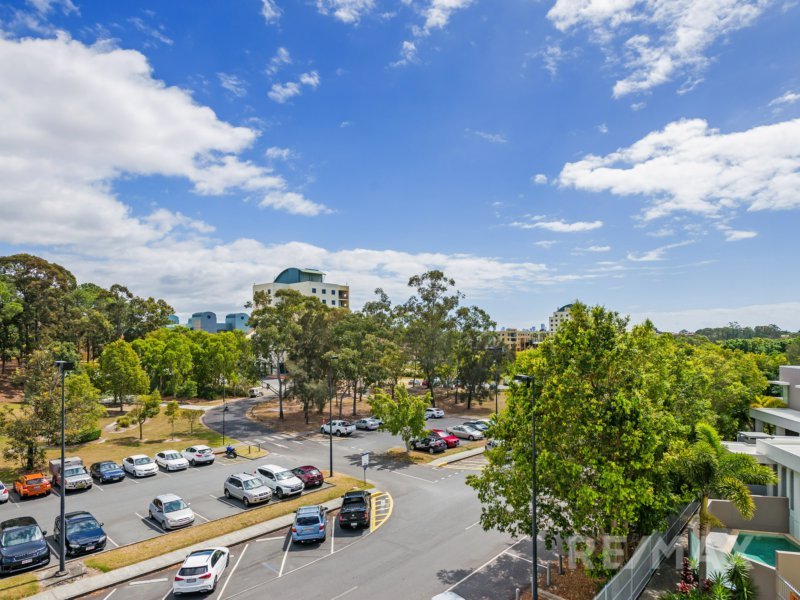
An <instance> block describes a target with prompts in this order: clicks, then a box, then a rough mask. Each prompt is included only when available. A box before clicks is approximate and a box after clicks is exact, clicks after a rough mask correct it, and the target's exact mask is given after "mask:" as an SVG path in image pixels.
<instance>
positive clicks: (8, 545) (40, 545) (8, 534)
mask: <svg viewBox="0 0 800 600" xmlns="http://www.w3.org/2000/svg"><path fill="white" fill-rule="evenodd" d="M40 476H41V477H42V478H44V475H40ZM46 535H47V532H46V531H42V530H41V529H40V528H39V524H38V523H37V522H36V519H34V518H33V517H17V518H15V519H8V520H7V521H3V522H2V523H0V573H13V572H14V571H21V570H23V569H32V568H34V567H40V566H43V565H47V564H50V548H49V547H48V545H47V542H46V541H45V539H44V536H46Z"/></svg>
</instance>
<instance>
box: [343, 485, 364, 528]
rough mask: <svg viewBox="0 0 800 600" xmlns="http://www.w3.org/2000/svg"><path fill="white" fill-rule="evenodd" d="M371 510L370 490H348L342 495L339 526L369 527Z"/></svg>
mask: <svg viewBox="0 0 800 600" xmlns="http://www.w3.org/2000/svg"><path fill="white" fill-rule="evenodd" d="M371 512H372V499H371V498H370V493H369V492H364V491H359V492H347V493H346V494H345V495H344V496H343V497H342V508H341V509H340V510H339V527H367V526H369V523H370V513H371Z"/></svg>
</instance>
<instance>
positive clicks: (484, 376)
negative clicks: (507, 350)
mask: <svg viewBox="0 0 800 600" xmlns="http://www.w3.org/2000/svg"><path fill="white" fill-rule="evenodd" d="M456 324H457V325H456V326H457V336H456V339H457V342H456V357H455V358H456V364H457V365H458V371H457V372H458V379H459V383H460V384H461V385H463V386H464V388H465V391H466V393H467V409H468V410H469V409H471V408H472V398H473V397H474V396H476V395H478V396H479V397H480V396H483V395H484V393H485V392H484V387H483V384H484V383H486V381H487V380H488V379H489V377H490V375H491V368H492V363H493V360H494V359H495V358H496V357H494V356H493V355H492V353H491V352H490V351H489V345H490V344H491V343H492V342H493V341H494V336H493V335H492V331H493V330H494V328H495V327H496V326H497V324H496V323H495V322H494V321H492V319H491V318H490V317H489V314H488V313H487V312H486V311H485V310H483V309H480V308H478V307H477V306H470V307H465V306H463V307H461V308H459V309H458V310H457V311H456Z"/></svg>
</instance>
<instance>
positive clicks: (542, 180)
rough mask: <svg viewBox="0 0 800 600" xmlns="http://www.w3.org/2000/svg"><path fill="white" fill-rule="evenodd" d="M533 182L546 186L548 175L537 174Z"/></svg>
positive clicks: (532, 179)
mask: <svg viewBox="0 0 800 600" xmlns="http://www.w3.org/2000/svg"><path fill="white" fill-rule="evenodd" d="M531 181H532V182H533V183H535V184H538V185H544V184H545V183H547V175H545V174H543V173H537V174H536V175H534V176H533V177H531Z"/></svg>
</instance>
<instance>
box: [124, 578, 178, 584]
mask: <svg viewBox="0 0 800 600" xmlns="http://www.w3.org/2000/svg"><path fill="white" fill-rule="evenodd" d="M164 581H169V579H167V578H166V577H160V578H158V579H145V580H144V581H131V582H130V583H129V584H128V585H144V584H146V583H163V582H164Z"/></svg>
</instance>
